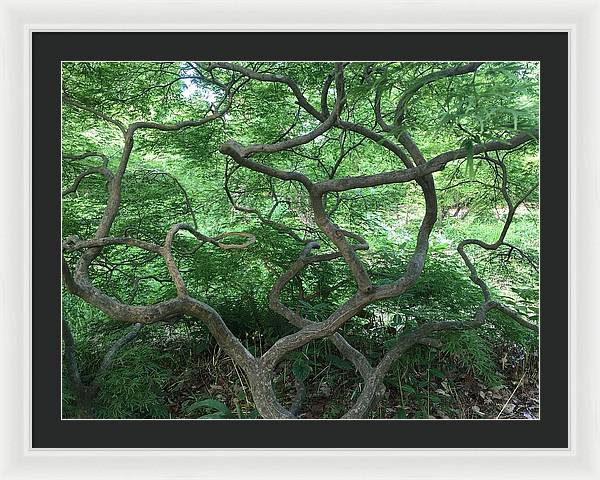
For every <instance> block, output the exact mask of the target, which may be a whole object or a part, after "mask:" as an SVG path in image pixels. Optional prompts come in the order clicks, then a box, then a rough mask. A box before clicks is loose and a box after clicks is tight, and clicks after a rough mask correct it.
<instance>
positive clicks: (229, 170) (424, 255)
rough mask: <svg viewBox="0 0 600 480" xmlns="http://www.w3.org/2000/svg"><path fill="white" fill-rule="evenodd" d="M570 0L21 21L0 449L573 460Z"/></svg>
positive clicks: (308, 463)
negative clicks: (463, 13)
mask: <svg viewBox="0 0 600 480" xmlns="http://www.w3.org/2000/svg"><path fill="white" fill-rule="evenodd" d="M132 5H133V3H132V4H129V3H125V4H124V5H123V9H124V11H127V9H128V8H131V6H132ZM14 8H16V7H13V10H7V12H9V13H7V15H6V19H7V23H10V22H13V23H12V24H15V25H19V23H18V22H19V21H17V20H15V18H16V17H14V16H12V17H11V15H12V14H10V12H11V11H18V9H17V10H14ZM211 8H212V7H211ZM223 8H226V6H223ZM353 8H355V9H358V10H357V11H360V8H361V7H359V6H355V7H353ZM381 8H382V9H385V8H389V9H390V13H391V11H394V12H395V11H396V10H394V8H393V7H385V8H384V7H381ZM428 8H433V6H432V5H429V7H428ZM458 8H464V7H461V6H460V5H458ZM490 8H492V9H494V8H495V7H490ZM528 8H529V7H528V6H527V5H526V8H525V9H524V12H525V15H526V16H527V15H530V16H531V15H533V11H531V12H530V11H529V10H528ZM561 8H562V7H561ZM586 8H588V9H589V10H585V8H584V7H583V6H581V8H580V10H579V11H578V13H576V14H575V13H574V14H573V15H574V16H573V18H574V20H573V23H572V24H568V25H567V24H565V25H564V26H560V28H547V27H544V26H541V25H540V26H539V27H538V28H534V27H530V28H521V29H519V30H515V29H512V30H510V29H508V28H506V26H504V28H502V27H500V25H498V26H497V27H496V28H495V29H491V30H487V31H483V30H481V29H479V28H477V25H481V23H478V24H474V25H473V26H471V28H466V27H464V28H458V27H453V28H452V29H451V30H447V31H443V30H441V29H434V28H419V29H408V28H402V26H401V25H399V26H393V25H390V28H386V29H378V31H377V30H375V31H374V30H372V29H371V30H370V31H369V28H368V26H367V25H365V26H364V28H358V27H356V28H353V27H352V26H351V25H352V23H348V22H345V23H344V22H342V23H337V25H338V28H333V27H332V26H330V27H325V26H323V27H322V28H306V27H304V28H302V27H301V26H298V27H297V28H290V29H283V28H280V29H278V30H280V31H273V28H269V26H268V25H266V24H265V25H263V26H262V27H260V28H259V27H256V26H255V27H253V28H251V29H249V28H247V27H246V28H244V26H243V25H241V24H240V25H237V26H234V25H231V26H228V27H227V28H224V29H219V28H218V27H217V26H216V25H213V26H212V28H211V27H210V25H207V24H204V27H203V28H191V27H190V28H185V27H182V28H167V29H162V31H161V29H159V28H156V26H155V25H154V26H152V28H150V27H147V28H145V27H144V25H149V24H148V23H140V25H139V27H140V28H127V29H109V30H110V31H109V30H106V31H100V29H99V28H94V27H90V28H88V26H86V28H82V29H80V30H78V31H76V30H73V29H71V28H59V29H50V28H42V27H39V26H32V25H31V24H29V26H28V27H27V30H26V33H27V35H26V37H25V43H26V44H25V45H23V47H24V48H26V51H27V52H28V58H20V56H19V55H15V57H14V59H13V60H14V61H21V62H22V64H23V65H24V67H25V68H27V72H28V78H29V79H30V90H28V89H29V84H28V85H26V88H25V89H24V90H22V89H23V87H22V86H19V87H18V88H17V91H22V92H23V96H22V98H23V99H24V101H25V102H26V105H27V109H30V116H29V114H26V112H27V110H26V111H25V113H24V112H23V111H21V110H22V109H21V110H19V108H17V107H19V105H16V104H15V103H16V102H17V100H18V98H21V97H19V96H16V97H15V98H12V99H11V98H10V96H9V95H7V101H8V104H9V105H11V104H13V105H15V115H14V117H13V118H16V119H19V118H22V119H23V123H24V125H25V126H26V127H27V128H26V132H27V148H26V149H25V150H23V148H24V147H23V146H22V145H18V144H16V143H18V142H15V139H16V138H17V137H16V136H15V135H12V142H11V145H15V144H16V145H15V149H14V152H15V153H14V155H15V157H16V158H25V157H23V152H29V155H30V163H28V162H24V163H23V165H19V166H17V167H16V169H15V174H16V175H17V177H18V175H19V174H20V173H22V174H23V175H24V177H23V178H25V179H26V182H25V185H26V186H27V188H26V191H25V192H18V191H17V190H18V189H19V188H20V187H21V185H23V183H22V182H21V183H18V182H14V183H13V184H12V185H9V187H10V188H9V189H8V190H7V192H10V191H14V192H16V193H19V195H16V194H15V195H16V196H14V198H17V197H19V198H21V197H25V203H24V206H26V205H30V209H31V210H30V212H31V223H30V224H29V223H27V222H25V223H23V218H25V217H23V218H21V217H17V216H16V214H15V213H16V212H15V213H10V215H11V218H17V219H18V218H21V220H20V221H21V222H22V225H23V226H24V228H26V230H25V236H26V237H27V238H31V257H28V256H26V255H25V254H26V250H27V248H25V247H26V246H25V247H24V246H23V245H22V244H21V245H17V246H16V247H14V248H13V247H10V246H7V247H6V249H5V251H14V252H16V254H15V255H14V257H13V258H7V262H8V263H7V265H10V264H11V263H10V262H13V263H14V262H16V261H17V259H19V258H20V257H19V252H21V253H22V254H23V258H25V259H27V258H30V260H31V263H30V264H29V263H27V262H26V264H27V265H30V266H31V275H29V274H26V273H23V274H15V275H13V276H12V277H11V278H13V280H14V279H16V280H18V279H20V278H22V279H23V282H22V283H23V284H24V292H23V294H24V295H25V297H22V298H23V299H26V298H30V302H31V303H29V302H28V301H26V302H25V307H26V308H25V310H26V311H23V307H18V305H17V304H16V302H17V299H18V294H17V293H14V294H13V295H10V296H7V297H6V298H7V299H8V300H7V302H6V305H8V306H9V307H10V306H11V305H13V304H14V305H13V306H14V307H15V308H16V310H15V309H13V310H12V312H13V313H12V315H13V316H17V317H19V316H20V317H19V318H24V319H27V318H30V323H27V322H26V336H23V335H24V334H23V332H20V333H18V334H17V333H15V337H14V338H21V337H22V338H23V341H24V345H25V346H26V347H27V348H24V349H23V350H22V352H21V353H22V354H23V355H22V356H24V357H25V364H24V365H22V366H21V367H20V368H22V369H23V371H24V372H27V369H30V370H29V372H30V374H29V373H28V374H27V375H25V376H21V377H20V378H21V380H20V381H24V380H23V379H26V378H28V376H29V375H30V376H29V378H30V382H29V383H28V384H25V385H24V387H25V391H26V393H25V394H24V400H25V401H26V404H25V405H26V408H25V409H24V410H23V414H24V419H25V420H26V422H25V423H23V424H22V425H21V424H20V423H19V425H21V427H19V425H17V423H16V422H17V419H16V417H17V416H15V418H12V417H10V418H8V419H7V420H8V423H11V422H12V424H13V425H14V428H13V429H12V430H11V429H10V428H9V429H7V431H11V432H13V435H14V436H13V439H14V438H16V439H18V438H19V436H21V438H22V441H20V440H18V442H19V445H21V444H23V445H25V447H23V448H24V450H23V451H22V452H21V450H22V449H21V447H20V446H19V447H18V452H17V453H14V452H15V450H14V448H15V447H14V446H13V450H10V449H9V446H8V444H7V446H6V447H4V448H5V450H6V451H7V452H13V453H11V454H10V455H9V456H8V457H7V458H10V460H7V462H6V465H7V468H9V466H11V465H12V467H11V468H13V469H14V471H15V472H26V471H30V472H31V475H32V476H35V475H39V472H40V471H41V470H38V469H39V468H45V467H42V465H47V469H48V472H50V474H51V475H55V476H61V475H63V474H64V472H62V471H60V467H59V464H60V456H62V457H63V458H64V457H65V456H66V457H68V458H69V462H71V463H70V464H71V465H72V466H73V472H72V474H73V476H81V475H86V474H87V473H89V475H92V476H93V475H96V473H92V472H87V473H85V470H86V468H85V461H84V459H85V457H84V456H85V455H87V456H89V455H93V458H92V459H91V462H92V463H95V464H97V465H103V468H104V472H105V473H106V474H110V475H112V474H114V473H113V472H116V471H118V470H119V469H122V468H123V467H124V466H131V467H133V466H134V465H136V466H137V465H139V464H142V463H144V462H149V463H147V464H145V465H144V466H143V468H141V469H140V470H139V472H138V471H136V473H135V474H136V475H137V474H139V475H144V476H146V477H147V476H150V477H151V478H152V475H154V476H157V477H158V476H159V475H161V474H162V473H161V472H166V471H168V470H169V466H168V465H169V462H171V460H170V459H175V458H176V459H178V460H177V461H180V463H179V464H178V466H177V468H176V470H175V471H171V474H172V475H175V476H177V477H178V476H182V477H184V476H186V475H189V474H190V472H192V471H194V469H195V468H197V466H198V465H200V463H202V464H203V465H205V467H206V469H207V470H206V471H207V472H209V474H210V475H213V476H220V477H222V478H228V477H229V476H230V475H239V474H240V473H241V472H242V470H241V469H242V468H244V467H243V465H244V464H245V462H248V465H253V466H256V471H257V472H259V471H260V472H261V477H264V476H265V475H267V476H268V475H273V476H275V475H278V476H280V475H281V474H282V472H284V471H285V470H286V466H285V465H286V464H287V465H297V466H298V468H297V470H296V469H295V470H294V473H293V474H292V476H293V475H297V476H305V475H306V474H315V472H318V473H316V474H317V475H320V474H327V475H329V474H332V475H334V476H335V475H339V474H341V473H342V470H343V471H345V472H346V475H350V476H352V475H361V476H364V475H365V474H366V473H365V472H366V471H367V470H368V469H370V468H380V469H381V471H382V472H383V474H384V475H389V476H391V475H394V474H395V472H396V469H397V468H398V465H400V464H401V463H402V462H406V465H407V468H408V475H409V476H419V475H423V474H426V475H428V476H432V477H436V476H448V472H449V475H450V476H451V477H453V478H465V477H467V478H468V477H470V476H475V475H479V476H480V475H481V469H482V468H485V466H486V464H487V465H493V471H492V472H491V473H490V476H492V478H493V477H494V476H495V477H497V478H504V477H505V476H511V475H512V476H514V475H519V474H521V473H523V474H525V475H526V476H532V477H533V476H542V475H543V476H544V477H550V478H551V477H552V476H553V475H554V476H559V474H560V475H564V472H566V471H567V470H569V471H570V470H571V469H573V468H576V469H577V470H576V471H577V472H578V474H579V476H580V478H595V476H596V475H597V473H598V472H597V470H595V467H594V464H593V461H592V459H591V458H592V457H589V456H586V452H587V451H588V450H590V451H591V450H592V449H593V448H592V447H593V446H594V445H597V443H598V434H597V431H594V430H593V427H592V425H593V419H594V418H595V415H597V407H596V406H594V404H593V402H592V400H593V399H592V395H591V393H592V392H593V391H594V389H593V386H591V385H593V384H592V383H589V382H591V381H592V377H591V376H590V374H588V373H587V371H588V370H587V369H588V368H591V367H589V366H591V365H594V362H596V363H597V361H596V360H595V359H594V358H592V355H591V352H593V350H592V349H590V347H591V345H592V344H593V333H594V332H595V331H596V330H597V327H596V326H594V325H592V324H591V322H590V321H589V318H588V315H589V314H590V313H591V310H589V311H588V310H586V308H587V307H586V305H590V307H589V308H591V305H592V303H591V302H590V301H589V300H588V299H586V298H584V299H583V300H582V299H581V296H582V293H581V292H586V291H587V289H590V288H591V285H592V284H593V281H592V280H590V278H589V277H586V275H587V273H586V272H590V271H592V270H590V269H591V268H592V266H593V264H594V261H595V258H596V256H595V254H594V253H593V252H592V253H588V249H589V246H590V244H591V243H590V240H588V239H589V238H590V237H589V234H588V235H585V236H579V234H577V232H578V229H579V228H583V227H582V226H581V225H580V224H579V223H577V222H579V221H580V220H579V219H580V218H581V216H582V215H583V216H585V215H586V213H585V212H587V209H589V208H591V205H593V201H594V198H593V197H588V196H589V195H590V193H589V192H590V189H589V183H590V182H592V181H593V179H594V177H593V175H585V174H584V173H582V169H584V171H585V168H587V167H586V165H587V164H586V163H585V162H586V160H579V159H580V151H586V150H585V149H586V148H589V147H590V146H591V143H589V144H588V143H586V142H590V140H588V139H587V137H585V136H582V137H579V133H578V136H577V137H574V136H573V131H574V130H573V128H574V127H573V126H574V124H575V123H574V122H573V112H574V105H578V108H579V106H580V105H581V104H579V103H577V101H578V100H577V99H579V98H580V95H581V92H582V91H587V90H585V88H586V87H587V88H589V86H590V84H588V83H586V82H587V76H585V77H581V76H580V75H579V73H577V76H575V74H576V72H578V70H577V69H576V67H577V68H578V66H579V65H580V63H579V62H580V58H586V57H585V55H586V54H588V50H586V48H588V47H587V45H589V42H591V36H590V39H589V40H588V39H586V40H585V41H581V43H577V44H576V43H574V41H575V39H576V38H585V37H576V36H575V34H576V33H577V34H578V35H579V33H578V32H584V33H586V32H587V30H586V29H585V25H588V23H585V22H584V23H582V24H581V25H583V26H581V27H580V23H579V20H578V19H579V18H583V17H584V16H589V19H588V20H586V21H587V22H589V21H591V19H592V18H594V17H593V15H591V13H592V12H593V14H594V15H597V12H596V10H594V9H593V8H592V7H591V6H590V7H586ZM157 11H158V10H157ZM409 11H413V12H414V15H415V19H414V20H413V19H411V22H413V24H414V25H417V24H418V22H417V21H416V19H417V18H425V17H418V16H419V15H423V14H424V12H425V11H426V10H420V9H419V8H413V9H410V10H409ZM419 12H421V13H419ZM584 12H587V13H584ZM69 18H70V17H69ZM528 18H529V17H528ZM531 18H533V17H531ZM581 21H582V22H583V20H581ZM15 22H16V23H15ZM536 22H537V20H536ZM334 23H335V22H334ZM12 24H11V25H12ZM317 24H318V23H317ZM343 25H345V27H344V26H343ZM532 25H535V22H534V23H533V24H532ZM217 30H220V31H217ZM284 30H285V31H284ZM309 30H311V31H309ZM409 30H412V31H409ZM7 31H10V29H8V30H7ZM22 40H23V39H22V38H20V41H22ZM408 46H410V48H409V47H408ZM575 52H577V54H578V55H581V56H580V57H577V63H576V64H574V63H573V62H574V55H575ZM580 52H581V53H580ZM19 59H20V60H19ZM574 65H575V67H574ZM582 78H583V80H582ZM575 81H576V82H578V83H577V85H581V86H582V87H581V89H574V88H573V85H574V82H575ZM11 82H12V83H11ZM11 85H12V86H13V88H16V87H14V85H16V84H15V81H14V80H13V79H8V81H7V87H6V88H5V89H4V90H6V91H10V90H11ZM28 92H30V94H28ZM590 98H591V99H593V98H594V97H593V95H592V96H591V97H590ZM590 105H591V104H590ZM586 108H589V105H586V106H582V107H581V110H577V112H578V114H579V113H580V112H581V111H584V112H585V111H586ZM17 111H18V112H17ZM582 115H583V114H582ZM12 128H14V127H13V126H12V123H11V122H8V123H7V127H6V129H5V131H6V132H12V131H13V130H11V129H12ZM577 128H578V132H579V128H581V122H577ZM586 128H588V129H589V126H588V125H587V124H585V125H584V127H583V128H582V131H585V129H586ZM580 138H581V146H580V147H581V149H580V147H579V143H577V145H578V149H577V156H576V157H575V156H574V151H575V149H574V145H575V142H576V141H579V139H580ZM9 139H10V138H9ZM19 152H20V153H19ZM19 155H20V156H19ZM574 159H577V162H576V163H574ZM587 161H589V160H587ZM21 168H23V171H22V172H21V170H20V169H21ZM593 171H594V170H593V168H592V170H590V172H593ZM27 172H29V173H28V175H30V176H28V175H25V173H27ZM580 181H581V182H583V183H582V184H581V186H578V188H577V189H574V188H573V185H574V183H573V182H580ZM585 182H587V186H586V183H585ZM10 189H16V190H10ZM27 192H29V193H30V196H31V197H30V198H31V201H30V202H29V200H28V199H29V197H28V194H27ZM588 198H589V200H586V199H588ZM19 205H20V203H19ZM26 213H27V212H26V211H25V213H24V215H25V214H26ZM584 218H585V217H584ZM586 228H588V229H590V233H592V232H593V229H594V228H595V227H593V226H592V227H590V226H586ZM9 241H10V239H9ZM575 247H576V248H577V249H578V250H575V249H574V248H575ZM11 248H13V249H12V250H11ZM580 248H581V250H579V249H580ZM581 251H583V252H586V253H585V258H586V259H587V260H586V262H584V263H581V262H580V263H578V261H579V260H580V259H583V257H582V256H581V255H583V254H581V253H579V252H581ZM19 261H20V260H19ZM576 268H577V270H576ZM21 275H22V276H21ZM14 283H15V282H13V284H14ZM576 286H577V289H575V287H576ZM28 292H30V294H31V297H27V295H29V293H28ZM575 295H576V296H577V299H578V300H577V303H575V304H574V303H573V301H574V300H573V299H574V298H575ZM13 296H14V300H13V299H12V297H13ZM10 308H12V307H10ZM19 308H21V310H19ZM28 315H29V316H30V317H28ZM575 321H576V324H575V323H574V322H575ZM9 328H13V329H14V327H10V326H9ZM575 332H578V333H577V336H575ZM581 332H587V333H585V334H584V335H583V336H582V335H581ZM574 341H577V342H578V343H577V344H576V345H577V348H576V349H574V348H575V344H574ZM5 350H6V353H7V355H8V354H9V353H11V354H14V353H15V347H14V346H13V345H8V346H7V348H6V349H5ZM576 358H580V360H577V363H576ZM582 361H584V365H585V366H581V362H582ZM12 364H14V360H13V361H12ZM575 365H577V368H578V370H577V376H575V373H576V372H575V370H574V368H575ZM588 365H589V366H588ZM11 378H15V376H14V373H13V377H11ZM574 379H577V380H574ZM574 381H576V382H577V383H576V384H574ZM579 382H581V383H579ZM18 384H19V383H18V381H17V382H16V383H15V385H18ZM580 385H582V386H583V385H585V386H586V390H585V393H581V392H582V391H581V390H580V389H579V386H580ZM576 391H577V397H575V396H574V395H575V392H576ZM576 406H577V409H575V407H576ZM15 408H17V407H15ZM582 408H585V409H586V410H585V413H582V411H581V409H582ZM22 409H23V406H19V407H18V408H17V411H20V410H22ZM575 413H577V416H575ZM581 415H588V420H589V421H588V422H587V423H586V420H585V418H584V417H581ZM19 421H20V420H19ZM8 423H7V424H8ZM7 438H8V437H7ZM93 452H94V453H93ZM149 455H154V457H150V456H149ZM107 456H108V457H109V458H110V462H109V463H106V460H107V458H104V457H107ZM433 458H435V459H436V462H441V464H439V465H443V468H444V469H446V470H441V468H442V467H436V466H435V465H433V463H434V462H430V461H426V460H425V459H433ZM466 458H469V459H472V460H473V461H472V463H471V461H470V462H465V459H466ZM507 460H509V461H507ZM287 462H289V463H287ZM424 464H426V465H424ZM509 464H510V465H509ZM150 465H153V466H152V467H150ZM347 466H352V469H351V471H347ZM355 467H356V468H355ZM253 468H254V467H253ZM340 468H341V469H342V470H338V469H340ZM245 470H246V469H245V468H244V471H245ZM252 471H254V469H253V470H252ZM265 471H266V472H267V473H266V474H265V473H264V472H265ZM109 472H110V473H109ZM561 472H562V473H561ZM18 475H22V474H21V473H18ZM68 475H70V473H68ZM256 475H258V473H257V474H256Z"/></svg>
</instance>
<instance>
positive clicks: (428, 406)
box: [164, 348, 540, 420]
mask: <svg viewBox="0 0 600 480" xmlns="http://www.w3.org/2000/svg"><path fill="white" fill-rule="evenodd" d="M494 353H495V355H494V357H495V358H497V359H498V367H499V372H500V374H501V378H502V381H501V384H500V385H497V386H493V387H489V386H486V385H485V384H484V383H483V382H482V381H480V380H478V379H477V378H476V377H475V376H474V375H473V374H472V373H469V372H465V369H464V368H458V367H457V366H453V365H449V368H448V369H446V371H447V372H448V374H447V376H445V377H443V378H442V377H440V376H436V375H430V374H428V371H427V369H425V371H421V372H416V373H414V375H415V376H416V378H417V379H418V380H420V381H418V382H417V383H418V385H419V386H415V387H413V386H411V385H401V387H400V388H399V387H398V384H395V385H393V384H388V385H387V389H386V394H385V397H384V399H383V400H382V402H381V404H380V406H379V408H378V409H377V410H376V411H374V412H373V414H372V418H389V419H398V418H407V419H522V420H531V419H537V418H539V411H540V404H539V370H538V355H537V354H535V353H534V354H533V355H524V354H523V353H522V351H519V350H518V349H502V348H498V349H497V351H495V352H494ZM197 366H198V368H197V369H196V368H194V369H189V368H188V369H186V370H182V371H180V372H177V374H176V375H174V377H172V381H171V382H169V384H168V385H166V386H165V390H164V395H165V397H166V401H167V404H168V406H169V410H170V413H171V416H172V418H198V412H197V411H191V410H190V408H189V407H190V405H191V404H193V402H194V401H197V400H198V399H206V398H210V399H215V400H217V401H219V402H222V403H223V404H225V405H227V406H228V408H229V409H230V411H231V412H233V416H234V418H256V417H257V413H256V411H255V409H254V406H253V404H252V402H251V396H250V394H249V389H248V386H247V384H246V382H245V381H244V380H242V379H243V376H242V375H241V372H240V371H239V370H238V369H237V368H236V367H235V366H234V365H233V363H232V362H231V360H229V358H228V357H227V356H226V355H224V354H223V353H222V352H221V351H220V350H219V349H217V350H215V351H213V352H204V353H203V354H202V355H199V356H198V358H197ZM198 372H202V374H201V375H198ZM280 377H281V376H280ZM287 378H289V379H290V381H287V382H280V385H279V390H280V393H281V396H282V397H283V398H287V400H288V403H290V402H291V398H292V397H293V396H294V394H295V389H294V387H293V382H291V376H288V377H287ZM356 389H357V385H356V378H355V377H354V376H353V375H336V374H335V373H333V372H332V373H331V374H328V373H326V374H324V375H321V376H320V378H319V379H318V381H313V382H307V386H306V398H305V400H304V402H303V408H302V411H301V415H300V418H304V419H318V418H339V417H341V416H342V415H343V413H344V412H345V411H346V410H347V408H348V407H349V406H350V405H351V403H352V399H351V398H349V393H348V392H353V391H354V392H356ZM284 403H285V401H284ZM207 412H208V411H207ZM236 412H237V413H236Z"/></svg>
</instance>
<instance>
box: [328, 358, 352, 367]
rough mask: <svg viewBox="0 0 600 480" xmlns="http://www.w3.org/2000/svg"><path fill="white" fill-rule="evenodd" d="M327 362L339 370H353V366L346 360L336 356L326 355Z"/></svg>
mask: <svg viewBox="0 0 600 480" xmlns="http://www.w3.org/2000/svg"><path fill="white" fill-rule="evenodd" d="M327 360H328V361H329V363H331V364H332V365H334V366H336V367H338V368H339V369H341V370H354V366H353V365H352V364H351V363H350V362H349V361H348V360H344V359H343V358H340V357H338V356H337V355H333V354H329V355H327Z"/></svg>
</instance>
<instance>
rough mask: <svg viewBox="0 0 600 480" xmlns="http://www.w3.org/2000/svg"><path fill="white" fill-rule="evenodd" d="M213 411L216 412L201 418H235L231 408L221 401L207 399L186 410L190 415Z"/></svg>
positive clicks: (193, 404)
mask: <svg viewBox="0 0 600 480" xmlns="http://www.w3.org/2000/svg"><path fill="white" fill-rule="evenodd" d="M204 409H213V410H216V412H214V413H210V414H208V415H204V416H203V417H201V418H233V416H234V415H233V413H232V412H231V410H229V407H228V406H227V405H225V404H224V403H223V402H220V401H219V400H214V399H212V398H207V399H205V400H198V401H197V402H194V403H192V404H191V405H189V406H188V407H187V408H186V411H187V412H188V413H193V412H196V411H199V410H204Z"/></svg>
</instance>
